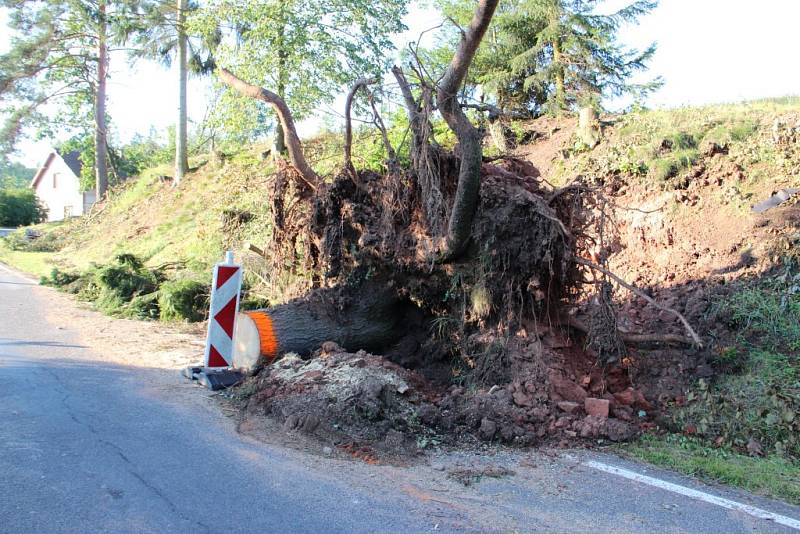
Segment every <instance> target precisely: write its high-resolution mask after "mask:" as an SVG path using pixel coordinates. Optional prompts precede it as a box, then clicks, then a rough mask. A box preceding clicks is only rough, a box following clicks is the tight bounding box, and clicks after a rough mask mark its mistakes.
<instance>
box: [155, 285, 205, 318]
mask: <svg viewBox="0 0 800 534" xmlns="http://www.w3.org/2000/svg"><path fill="white" fill-rule="evenodd" d="M208 291H209V288H208V284H203V283H201V282H198V281H197V280H191V279H182V280H171V281H168V282H164V283H163V284H161V287H160V288H159V289H158V307H159V310H160V314H159V318H160V319H161V320H162V321H190V322H195V321H202V320H203V319H204V318H205V316H206V313H207V312H208V299H209V294H208Z"/></svg>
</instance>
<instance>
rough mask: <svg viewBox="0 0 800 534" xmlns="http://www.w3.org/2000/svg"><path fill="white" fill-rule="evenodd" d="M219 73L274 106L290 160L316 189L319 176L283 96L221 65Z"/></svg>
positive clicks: (307, 184)
mask: <svg viewBox="0 0 800 534" xmlns="http://www.w3.org/2000/svg"><path fill="white" fill-rule="evenodd" d="M217 73H218V74H219V78H220V80H222V81H223V82H224V83H225V84H226V85H228V86H229V87H231V88H233V89H235V90H237V91H239V93H241V94H243V95H244V96H249V97H250V98H255V99H256V100H261V101H262V102H266V103H267V104H269V105H270V106H272V108H273V109H274V110H275V113H276V114H277V115H278V120H279V121H280V125H281V127H282V128H283V132H284V134H285V136H286V148H287V150H288V152H289V161H291V162H292V165H293V166H294V168H295V169H297V171H298V172H299V173H300V178H301V179H302V182H303V185H304V186H305V187H310V188H311V189H316V188H317V186H318V185H319V181H320V180H319V176H318V175H317V173H316V172H314V169H312V168H311V166H310V165H309V164H308V162H307V161H306V158H305V156H304V155H303V147H302V145H301V144H300V137H299V136H298V135H297V128H296V127H295V124H294V118H293V117H292V112H291V111H290V110H289V106H287V105H286V102H285V101H284V100H283V98H281V97H280V96H278V95H277V94H275V93H273V92H272V91H270V90H268V89H264V88H262V87H258V86H256V85H252V84H249V83H247V82H245V81H244V80H242V79H240V78H238V77H236V76H235V75H234V74H233V73H231V72H230V71H229V70H227V69H225V68H222V67H220V68H219V69H217Z"/></svg>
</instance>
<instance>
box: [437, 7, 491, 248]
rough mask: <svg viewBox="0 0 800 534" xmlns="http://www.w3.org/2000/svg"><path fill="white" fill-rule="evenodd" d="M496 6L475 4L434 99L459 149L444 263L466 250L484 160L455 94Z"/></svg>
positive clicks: (478, 139)
mask: <svg viewBox="0 0 800 534" xmlns="http://www.w3.org/2000/svg"><path fill="white" fill-rule="evenodd" d="M497 3H498V0H480V1H479V2H478V7H477V9H476V10H475V14H474V15H473V17H472V21H470V23H469V27H468V28H467V31H466V33H465V34H464V35H463V38H462V39H461V43H459V46H458V49H457V50H456V52H455V54H454V55H453V59H452V61H451V62H450V65H449V66H448V67H447V70H446V71H445V73H444V77H443V78H442V81H441V82H440V84H439V88H438V92H437V96H436V98H437V103H438V104H439V111H440V112H441V113H442V117H444V120H445V121H446V122H447V125H448V126H449V127H450V129H451V130H453V132H454V133H455V134H456V137H457V138H458V143H459V146H460V149H461V164H460V168H459V172H458V186H457V188H456V194H455V199H454V201H453V210H452V211H451V213H450V221H449V222H448V226H447V237H446V243H445V247H446V248H445V250H444V254H443V255H442V258H441V259H442V260H443V261H450V260H453V259H456V258H457V257H458V256H460V255H461V254H462V253H463V252H464V250H465V249H466V247H467V243H468V242H469V237H470V233H471V232H472V219H473V218H474V216H475V210H476V208H477V207H478V192H479V190H480V180H481V174H480V172H481V160H482V157H483V152H482V149H481V135H480V132H478V130H477V129H476V128H475V127H474V126H473V125H472V123H470V122H469V119H468V118H467V116H466V115H465V114H464V111H463V110H462V109H461V104H460V102H459V101H458V94H457V93H458V89H459V87H460V86H461V84H462V83H463V81H464V78H465V77H466V75H467V70H468V69H469V66H470V64H471V63H472V58H473V57H474V56H475V52H476V51H477V50H478V46H479V45H480V43H481V39H482V38H483V35H484V34H485V33H486V29H487V28H488V27H489V23H490V22H491V20H492V15H493V14H494V10H495V8H496V7H497Z"/></svg>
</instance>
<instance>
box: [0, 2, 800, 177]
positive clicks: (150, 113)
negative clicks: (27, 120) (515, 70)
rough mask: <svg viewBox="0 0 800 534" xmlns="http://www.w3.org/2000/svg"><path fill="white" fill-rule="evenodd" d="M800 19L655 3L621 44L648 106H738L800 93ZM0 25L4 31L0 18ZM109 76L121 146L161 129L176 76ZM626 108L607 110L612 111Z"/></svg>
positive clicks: (23, 148) (420, 12)
mask: <svg viewBox="0 0 800 534" xmlns="http://www.w3.org/2000/svg"><path fill="white" fill-rule="evenodd" d="M501 1H502V0H501ZM626 3H628V2H627V0H608V1H607V2H606V5H605V6H604V8H603V11H612V10H614V9H617V8H619V7H621V6H623V5H625V4H626ZM799 21H800V0H761V1H759V2H753V1H752V0H661V5H660V6H659V7H658V8H657V9H656V10H655V11H653V13H652V14H650V15H648V16H647V17H644V18H642V19H641V21H640V24H639V25H638V26H632V27H626V28H624V29H623V30H622V32H621V34H620V40H621V42H622V43H624V44H626V45H629V46H634V47H637V48H644V47H645V46H647V45H648V44H649V43H650V42H652V41H657V42H658V51H657V53H656V55H655V57H654V58H653V61H652V63H651V69H650V70H649V71H648V72H647V73H646V74H645V75H644V78H651V77H653V76H659V75H660V76H662V77H663V78H664V80H665V82H666V83H665V85H664V87H663V88H662V89H660V90H659V91H658V92H657V93H654V94H653V95H652V96H651V97H650V99H649V100H648V102H647V104H648V105H649V106H651V107H677V106H682V105H694V104H707V103H716V102H736V101H741V100H745V99H753V98H761V97H768V96H784V95H796V94H800V68H798V53H800V44H798V31H799V29H800V27H798V22H799ZM438 22H439V20H438V18H437V16H436V14H435V13H434V12H432V11H429V10H425V9H420V8H417V7H413V8H412V11H411V13H410V14H409V16H408V17H407V20H406V25H407V26H409V31H408V32H406V33H405V34H404V35H402V36H399V37H398V38H397V39H396V43H397V44H398V46H404V44H405V43H407V42H408V41H409V40H416V37H417V35H418V34H419V33H420V32H421V31H422V30H424V29H427V28H430V27H432V26H435V25H436V24H438ZM0 24H2V27H3V28H5V15H4V14H3V13H0ZM7 43H8V37H7V32H6V31H2V33H0V51H2V50H5V48H6V47H7ZM111 75H112V76H111V80H110V83H109V90H108V94H109V112H110V113H111V116H112V118H113V120H114V123H115V127H116V130H117V132H118V134H119V136H120V137H121V138H122V140H123V141H127V140H128V139H130V138H131V137H132V136H133V135H134V134H136V133H141V134H147V133H148V132H149V131H150V130H151V129H153V128H154V129H155V130H156V131H158V132H162V131H164V130H165V129H166V128H167V127H168V126H169V125H170V124H171V123H173V122H174V118H175V115H176V95H177V83H176V76H175V73H174V72H171V71H168V70H166V69H164V68H163V67H161V66H159V65H156V64H153V63H147V62H140V63H139V64H137V65H136V66H135V67H134V68H133V69H131V68H129V66H128V64H127V60H126V59H125V58H124V57H123V56H121V55H120V56H117V57H115V58H112V65H111ZM189 83H190V85H189V109H190V111H189V115H190V119H193V120H195V121H199V120H201V119H202V117H203V115H204V112H205V110H206V97H207V85H208V82H207V81H206V82H203V81H199V80H191V81H190V82H189ZM627 103H628V102H625V101H617V102H610V103H607V105H608V106H609V107H611V108H615V107H621V106H624V105H627ZM335 106H336V105H335V104H334V107H335ZM338 107H341V106H338ZM338 107H335V109H337V110H338ZM320 123H321V121H319V119H316V120H310V121H306V122H305V123H304V124H302V125H301V135H308V134H311V133H313V132H314V131H315V130H316V128H318V127H319V125H320ZM48 149H49V143H47V142H38V143H35V142H32V141H30V140H27V141H24V142H23V143H21V144H20V156H19V157H17V158H15V159H18V160H19V161H22V162H24V163H26V164H28V165H31V166H35V165H37V164H38V163H39V162H40V161H41V159H43V157H44V155H45V154H46V152H47V151H48Z"/></svg>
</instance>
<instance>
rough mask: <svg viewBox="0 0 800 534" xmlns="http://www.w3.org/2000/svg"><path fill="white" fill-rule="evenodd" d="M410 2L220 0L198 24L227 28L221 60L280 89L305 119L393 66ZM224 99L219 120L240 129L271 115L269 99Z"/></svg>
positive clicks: (198, 27)
mask: <svg viewBox="0 0 800 534" xmlns="http://www.w3.org/2000/svg"><path fill="white" fill-rule="evenodd" d="M406 7H407V3H406V2H402V1H400V0H379V1H376V2H370V1H367V0H326V1H322V2H320V1H317V0H253V1H251V2H246V3H242V2H237V1H235V0H212V1H210V2H209V3H208V4H207V5H206V6H205V7H204V8H203V9H201V11H200V13H199V14H198V15H197V16H195V17H193V18H192V20H190V29H193V30H194V31H198V32H199V33H201V34H202V35H206V36H209V35H211V34H213V33H214V32H216V31H217V29H218V28H220V27H221V28H222V30H223V36H222V42H221V44H220V46H219V47H217V49H216V52H215V57H216V59H217V62H218V63H219V64H220V65H224V66H225V67H226V68H227V69H229V70H230V71H231V72H233V73H234V74H236V75H237V76H238V77H239V78H241V79H242V80H245V81H247V82H248V83H251V84H254V85H258V86H261V87H266V88H269V89H270V90H272V91H274V92H275V93H276V94H277V95H278V96H280V97H281V98H282V99H284V100H285V101H286V103H287V105H288V106H289V108H290V109H291V110H292V113H293V115H294V117H295V119H297V120H302V119H303V118H304V117H308V116H309V115H310V114H311V113H312V112H315V111H317V112H318V111H319V110H318V107H319V105H320V104H323V103H327V102H331V101H332V100H333V98H334V97H335V95H336V94H337V93H339V92H340V90H341V88H342V86H343V85H345V84H347V83H349V82H350V81H352V80H355V79H357V78H359V77H362V76H374V75H380V74H381V73H382V72H384V71H385V69H386V66H387V64H386V61H387V51H388V50H391V49H392V48H393V45H392V42H391V40H390V36H391V34H393V33H396V32H398V31H401V30H403V29H404V26H403V24H402V22H401V19H402V17H403V15H404V14H405V12H406ZM218 104H219V105H218V107H217V110H218V114H217V117H216V119H217V120H218V121H221V122H224V123H225V124H226V126H227V127H228V129H230V130H233V131H235V130H239V131H245V132H250V131H256V132H264V129H265V120H266V119H267V117H268V116H271V115H268V114H270V113H271V111H270V110H268V108H267V107H266V106H265V105H264V104H263V103H260V102H257V101H256V100H253V99H248V98H246V97H242V96H240V95H238V94H236V93H235V92H233V91H226V92H224V93H223V94H222V96H221V98H220V100H219V102H218Z"/></svg>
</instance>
